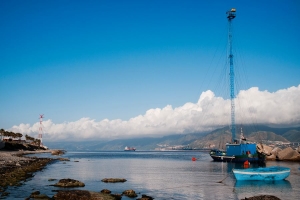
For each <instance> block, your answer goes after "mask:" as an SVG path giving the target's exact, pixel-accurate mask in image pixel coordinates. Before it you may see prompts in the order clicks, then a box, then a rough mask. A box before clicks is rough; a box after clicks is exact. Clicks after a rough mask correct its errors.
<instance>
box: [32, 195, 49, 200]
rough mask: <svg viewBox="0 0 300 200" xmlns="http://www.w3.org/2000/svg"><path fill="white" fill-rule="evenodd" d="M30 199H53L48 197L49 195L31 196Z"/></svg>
mask: <svg viewBox="0 0 300 200" xmlns="http://www.w3.org/2000/svg"><path fill="white" fill-rule="evenodd" d="M30 198H33V199H47V200H50V199H51V198H50V197H48V196H47V195H45V194H39V195H33V196H32V195H31V196H30Z"/></svg>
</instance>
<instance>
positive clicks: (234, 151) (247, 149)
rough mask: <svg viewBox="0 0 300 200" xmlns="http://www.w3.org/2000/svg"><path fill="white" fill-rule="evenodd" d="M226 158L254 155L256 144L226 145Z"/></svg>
mask: <svg viewBox="0 0 300 200" xmlns="http://www.w3.org/2000/svg"><path fill="white" fill-rule="evenodd" d="M226 151H227V156H234V155H246V154H248V155H249V154H255V153H256V144H226Z"/></svg>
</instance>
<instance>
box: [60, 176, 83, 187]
mask: <svg viewBox="0 0 300 200" xmlns="http://www.w3.org/2000/svg"><path fill="white" fill-rule="evenodd" d="M54 186H56V187H84V186H85V184H84V183H82V182H80V181H78V180H74V179H70V178H66V179H60V180H59V181H58V183H56V184H54Z"/></svg>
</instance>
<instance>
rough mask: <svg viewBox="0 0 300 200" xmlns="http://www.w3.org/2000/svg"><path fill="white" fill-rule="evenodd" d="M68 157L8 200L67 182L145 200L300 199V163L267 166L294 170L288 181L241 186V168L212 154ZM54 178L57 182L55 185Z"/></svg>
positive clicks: (89, 154)
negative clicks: (126, 192)
mask: <svg viewBox="0 0 300 200" xmlns="http://www.w3.org/2000/svg"><path fill="white" fill-rule="evenodd" d="M38 156H42V157H45V156H47V154H38ZM48 156H50V155H49V154H48ZM63 157H67V158H70V160H71V161H70V162H55V163H53V164H50V165H48V166H47V167H46V168H45V169H44V170H42V171H40V172H37V173H36V174H35V176H34V177H33V178H31V179H29V180H28V181H26V182H24V184H23V185H22V186H19V187H11V188H9V189H8V190H7V191H8V192H10V195H9V196H8V197H7V198H6V199H24V198H26V197H28V196H30V194H31V192H33V191H35V190H39V191H40V192H41V193H43V194H46V195H48V196H50V197H52V196H53V195H54V194H55V193H56V192H54V191H52V190H58V189H61V188H56V187H54V186H49V185H51V184H54V183H56V182H57V181H58V180H59V179H62V178H72V179H76V180H80V181H82V182H84V183H85V187H83V188H76V189H83V190H91V191H96V192H99V191H101V190H102V189H109V190H111V191H112V193H119V194H120V193H122V192H123V191H124V190H127V189H133V190H135V191H136V192H137V193H138V195H139V197H140V196H141V194H147V195H149V196H152V197H154V198H155V199H241V198H245V197H251V196H255V195H260V194H269V195H275V196H277V197H279V198H281V199H298V198H299V196H300V189H299V188H300V180H299V176H300V170H299V167H300V164H299V163H291V162H273V161H272V162H270V161H268V162H267V164H266V165H267V166H271V165H280V166H286V167H289V168H291V175H290V176H289V177H288V178H287V179H286V180H284V181H274V182H263V181H252V182H249V181H247V182H240V181H239V182H237V181H236V180H235V179H234V176H233V174H232V173H231V170H232V168H240V167H241V166H240V165H237V164H236V165H235V164H234V163H219V162H213V161H212V159H211V158H210V156H209V155H208V153H207V152H197V151H171V152H154V151H150V152H139V151H136V152H68V153H66V154H65V155H64V156H63ZM192 157H196V158H198V159H197V161H192V160H191V158H192ZM74 161H79V162H74ZM250 166H252V165H250ZM227 176H228V177H227ZM225 177H227V178H226V179H225V180H224V181H223V182H222V183H218V182H219V181H221V180H222V179H224V178H225ZM50 178H52V179H57V180H56V181H51V182H49V181H48V179H50ZM103 178H125V179H127V182H125V183H103V182H101V180H102V179H103ZM122 199H123V200H127V199H130V198H127V197H123V198H122Z"/></svg>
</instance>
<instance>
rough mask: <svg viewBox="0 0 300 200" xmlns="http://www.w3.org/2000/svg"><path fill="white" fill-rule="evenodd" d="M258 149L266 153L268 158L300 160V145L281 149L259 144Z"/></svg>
mask: <svg viewBox="0 0 300 200" xmlns="http://www.w3.org/2000/svg"><path fill="white" fill-rule="evenodd" d="M257 150H258V152H260V153H263V154H265V155H266V160H277V161H292V162H300V147H298V148H297V149H293V148H291V147H287V148H285V149H280V148H278V147H275V148H273V147H270V146H267V145H263V144H257Z"/></svg>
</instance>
